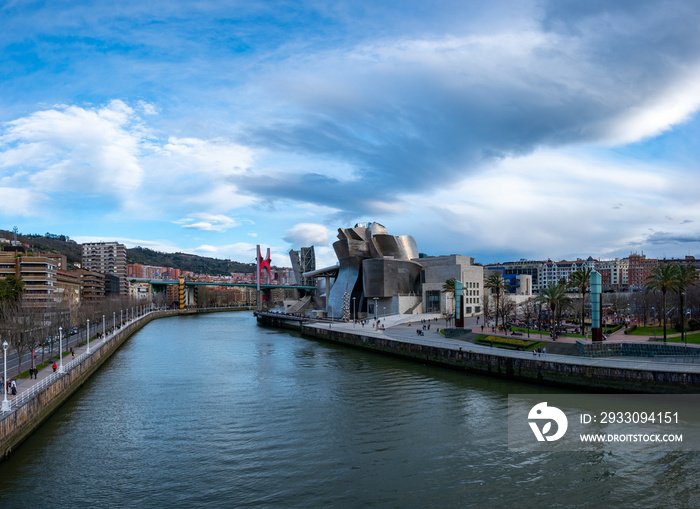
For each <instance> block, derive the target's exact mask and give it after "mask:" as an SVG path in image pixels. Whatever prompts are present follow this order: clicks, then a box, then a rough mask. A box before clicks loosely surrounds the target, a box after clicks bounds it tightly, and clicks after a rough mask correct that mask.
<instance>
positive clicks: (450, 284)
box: [442, 277, 457, 305]
mask: <svg viewBox="0 0 700 509" xmlns="http://www.w3.org/2000/svg"><path fill="white" fill-rule="evenodd" d="M456 283H457V280H456V279H455V278H453V277H451V278H450V279H448V280H447V281H445V282H444V283H443V285H442V293H448V294H450V295H452V298H453V299H454V300H455V305H456V303H457V285H456Z"/></svg>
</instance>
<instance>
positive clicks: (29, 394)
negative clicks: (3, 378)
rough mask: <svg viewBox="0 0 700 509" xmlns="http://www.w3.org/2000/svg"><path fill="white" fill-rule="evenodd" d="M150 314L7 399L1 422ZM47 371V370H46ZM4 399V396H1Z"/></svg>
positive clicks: (125, 325) (91, 343) (124, 325)
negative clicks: (6, 408)
mask: <svg viewBox="0 0 700 509" xmlns="http://www.w3.org/2000/svg"><path fill="white" fill-rule="evenodd" d="M151 313H152V311H148V312H146V313H144V314H143V315H141V316H139V317H137V318H136V319H134V320H130V321H128V322H125V323H124V324H123V325H122V326H121V327H120V328H119V329H112V331H111V332H110V333H108V334H107V335H106V336H104V337H103V338H102V339H98V340H97V341H91V342H90V351H89V352H88V351H84V352H83V353H81V354H80V355H77V356H76V357H74V358H71V360H70V361H68V362H67V363H65V364H64V365H63V371H62V372H60V371H56V372H54V373H51V374H50V375H48V376H47V377H45V378H43V379H41V380H39V381H37V383H35V384H34V385H32V386H31V387H29V388H27V389H25V390H24V391H22V392H21V393H19V394H18V395H17V396H16V397H14V398H12V399H10V398H8V400H7V401H8V402H9V403H10V410H8V411H4V412H3V411H2V410H0V420H3V419H5V418H7V417H8V416H10V415H11V414H12V413H13V412H14V411H16V410H17V409H18V408H20V407H22V406H23V405H25V404H27V402H28V401H29V400H31V399H32V398H34V397H36V395H37V394H40V393H41V392H43V391H45V390H46V389H47V388H48V387H50V386H51V385H52V384H54V383H55V382H56V381H57V380H58V379H60V378H61V377H64V376H66V375H67V374H68V373H69V372H70V371H72V370H73V369H75V368H76V367H77V366H79V365H80V364H82V363H83V362H85V360H87V358H88V357H90V356H91V355H93V354H94V353H95V352H96V351H98V350H99V349H101V348H102V347H103V346H104V345H105V343H107V341H109V340H111V339H113V338H114V337H115V336H116V335H117V334H118V333H119V332H121V331H122V330H123V329H125V328H126V327H128V326H129V325H132V324H133V323H136V322H138V321H139V320H142V319H143V318H145V317H147V316H149V315H150V314H151ZM93 345H94V346H95V349H94V350H93V349H92V347H93ZM46 369H48V368H46ZM3 397H4V396H3Z"/></svg>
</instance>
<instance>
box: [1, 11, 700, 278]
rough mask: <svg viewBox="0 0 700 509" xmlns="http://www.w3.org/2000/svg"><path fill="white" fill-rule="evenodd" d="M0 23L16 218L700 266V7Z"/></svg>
mask: <svg viewBox="0 0 700 509" xmlns="http://www.w3.org/2000/svg"><path fill="white" fill-rule="evenodd" d="M0 26H1V27H2V30H0V45H1V50H0V219H1V221H0V228H3V229H11V228H12V227H14V226H17V227H18V229H19V231H20V232H22V233H44V232H51V233H55V234H64V235H68V236H70V237H71V238H74V239H75V240H77V241H79V242H81V241H88V240H117V241H121V242H123V243H125V244H127V246H128V247H131V246H135V245H141V246H144V247H150V248H153V249H157V250H161V251H184V252H190V253H196V254H201V255H205V256H214V257H218V258H231V259H234V260H238V261H244V262H252V261H253V260H254V249H255V245H256V244H261V245H263V246H264V247H270V248H271V250H272V253H273V263H275V264H278V265H289V258H288V256H287V252H288V251H289V249H290V248H292V247H295V248H296V247H300V246H307V245H312V244H313V245H314V246H316V251H317V254H318V264H319V265H325V264H332V263H334V262H335V257H334V256H333V254H332V248H331V244H332V242H333V241H334V240H335V238H336V237H335V235H336V230H337V228H339V227H350V226H353V225H354V224H355V223H357V222H365V221H377V222H379V223H382V224H383V225H385V226H386V227H387V229H388V230H389V232H390V233H392V234H395V235H413V236H414V237H415V239H416V241H417V243H418V248H419V250H420V251H421V252H424V253H427V254H430V255H439V254H464V255H469V256H474V257H475V258H476V261H477V262H481V263H491V262H497V261H507V260H514V259H520V258H528V259H547V258H551V259H553V260H560V259H571V258H577V257H583V258H586V257H588V256H593V257H594V258H615V257H624V256H627V255H629V254H630V253H641V252H643V253H644V254H646V255H647V256H649V257H678V256H680V257H682V256H685V255H688V254H690V255H694V256H698V257H700V199H699V197H700V178H699V175H700V157H699V156H700V145H699V141H698V140H700V136H699V134H700V116H699V115H698V109H699V108H700V30H698V26H700V4H699V3H698V2H696V1H695V0H689V1H672V0H669V1H646V0H629V1H624V0H618V1H616V0H601V1H598V0H587V1H585V2H583V1H579V0H571V1H569V0H552V1H528V0H513V1H510V0H504V1H500V0H491V1H489V2H483V1H476V0H474V1H471V0H442V1H441V0H437V1H433V2H428V1H425V0H420V1H414V0H397V1H381V0H371V1H370V0H353V1H339V0H308V1H302V0H299V1H290V0H266V1H256V0H197V1H189V0H175V1H173V0H168V1H165V0H163V1H161V0H152V1H148V2H144V1H143V0H120V1H119V2H107V1H101V0H92V1H86V0H66V1H62V0H52V1H51V2H47V1H43V0H42V1H38V0H37V1H32V0H15V1H13V0H9V1H8V0H6V1H4V2H1V3H0Z"/></svg>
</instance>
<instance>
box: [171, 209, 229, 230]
mask: <svg viewBox="0 0 700 509" xmlns="http://www.w3.org/2000/svg"><path fill="white" fill-rule="evenodd" d="M173 223H175V224H179V225H181V226H182V227H183V228H193V229H196V230H204V231H213V232H225V231H226V230H229V229H231V228H235V227H237V226H240V225H241V223H239V222H238V221H236V220H235V219H233V218H231V217H228V216H225V215H223V214H208V213H206V212H200V213H196V214H190V216H189V217H186V218H183V219H180V220H178V221H173Z"/></svg>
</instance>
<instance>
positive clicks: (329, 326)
mask: <svg viewBox="0 0 700 509" xmlns="http://www.w3.org/2000/svg"><path fill="white" fill-rule="evenodd" d="M328 308H329V309H330V310H331V316H330V317H329V318H330V319H331V323H330V325H328V328H329V329H332V328H333V306H328Z"/></svg>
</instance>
